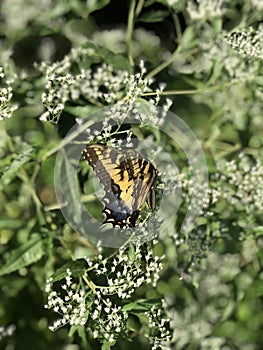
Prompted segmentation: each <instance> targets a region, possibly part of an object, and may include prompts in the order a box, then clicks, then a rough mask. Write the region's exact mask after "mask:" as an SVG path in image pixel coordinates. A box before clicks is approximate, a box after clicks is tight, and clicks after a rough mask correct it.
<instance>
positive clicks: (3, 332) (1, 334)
mask: <svg viewBox="0 0 263 350" xmlns="http://www.w3.org/2000/svg"><path fill="white" fill-rule="evenodd" d="M15 330H16V326H15V325H13V324H11V325H9V326H6V327H3V326H0V340H1V339H3V338H5V337H11V336H12V335H13V334H14V333H15Z"/></svg>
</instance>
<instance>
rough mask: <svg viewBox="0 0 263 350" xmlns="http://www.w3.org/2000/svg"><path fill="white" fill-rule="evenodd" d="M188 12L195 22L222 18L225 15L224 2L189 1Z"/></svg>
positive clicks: (221, 0)
mask: <svg viewBox="0 0 263 350" xmlns="http://www.w3.org/2000/svg"><path fill="white" fill-rule="evenodd" d="M187 11H188V13H189V15H190V17H191V18H192V19H193V20H200V19H202V20H206V19H208V18H214V17H220V16H222V15H223V0H216V1H214V0H196V1H188V2H187Z"/></svg>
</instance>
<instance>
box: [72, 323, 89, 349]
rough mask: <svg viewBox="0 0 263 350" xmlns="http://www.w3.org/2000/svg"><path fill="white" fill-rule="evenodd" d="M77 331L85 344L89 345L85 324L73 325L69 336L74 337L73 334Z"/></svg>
mask: <svg viewBox="0 0 263 350" xmlns="http://www.w3.org/2000/svg"><path fill="white" fill-rule="evenodd" d="M75 333H77V334H78V335H79V337H80V338H81V340H82V343H83V345H85V346H87V345H88V342H87V337H86V329H85V327H84V326H71V327H70V330H69V337H73V335H74V334H75Z"/></svg>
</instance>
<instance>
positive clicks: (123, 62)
mask: <svg viewBox="0 0 263 350" xmlns="http://www.w3.org/2000/svg"><path fill="white" fill-rule="evenodd" d="M83 47H84V48H89V49H93V51H94V55H96V56H98V57H100V58H101V59H102V60H103V61H104V62H106V63H108V64H109V65H111V66H113V67H115V68H117V69H120V70H125V71H128V72H129V73H131V71H132V69H131V66H130V64H129V61H128V60H127V59H126V58H125V57H124V56H122V55H119V54H115V53H113V52H112V51H110V50H107V49H105V48H103V47H99V46H96V45H94V44H93V43H92V42H86V43H85V45H84V46H83Z"/></svg>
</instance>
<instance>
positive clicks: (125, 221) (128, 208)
mask: <svg viewBox="0 0 263 350" xmlns="http://www.w3.org/2000/svg"><path fill="white" fill-rule="evenodd" d="M83 155H84V158H85V159H86V160H87V161H88V163H89V164H90V165H91V167H92V168H93V170H94V172H95V174H96V176H97V177H98V179H99V181H100V183H101V184H102V186H103V188H104V191H105V196H104V198H103V199H102V201H103V204H104V206H105V208H104V209H103V213H105V215H106V219H105V221H104V223H107V222H109V223H111V224H112V225H113V226H115V225H118V226H120V227H125V226H132V227H133V226H135V223H136V220H137V218H138V216H139V213H140V209H141V207H142V205H143V204H144V202H145V200H146V198H147V195H148V194H149V192H151V191H153V185H154V181H155V178H156V173H157V171H156V169H155V167H154V166H153V165H152V164H151V163H150V162H149V161H148V160H147V159H145V158H143V157H142V156H141V155H140V154H139V153H138V152H136V151H134V150H126V151H124V152H121V151H119V150H117V149H115V148H113V147H108V146H106V145H102V144H94V145H88V146H87V147H86V148H85V149H84V150H83Z"/></svg>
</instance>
